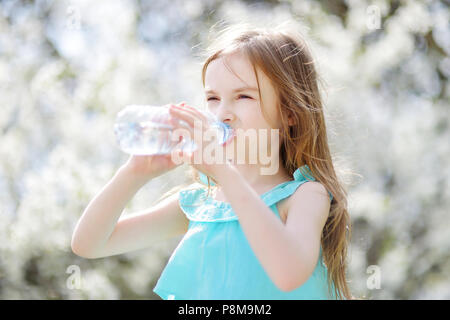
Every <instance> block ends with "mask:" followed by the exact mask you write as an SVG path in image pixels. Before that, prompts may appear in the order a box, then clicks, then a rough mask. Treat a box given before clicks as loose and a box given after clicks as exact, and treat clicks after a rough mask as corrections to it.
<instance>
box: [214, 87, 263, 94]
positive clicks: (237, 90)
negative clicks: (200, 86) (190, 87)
mask: <svg viewBox="0 0 450 320" xmlns="http://www.w3.org/2000/svg"><path fill="white" fill-rule="evenodd" d="M241 91H256V92H258V89H257V88H254V87H242V88H237V89H234V90H233V91H232V92H233V93H235V92H241ZM205 93H216V92H215V91H214V90H211V89H209V90H205Z"/></svg>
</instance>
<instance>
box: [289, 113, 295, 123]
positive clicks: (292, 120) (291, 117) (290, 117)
mask: <svg viewBox="0 0 450 320" xmlns="http://www.w3.org/2000/svg"><path fill="white" fill-rule="evenodd" d="M294 124H295V122H294V117H293V116H292V114H291V113H290V112H289V114H288V125H289V126H293V125H294Z"/></svg>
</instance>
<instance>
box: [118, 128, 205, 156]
mask: <svg viewBox="0 0 450 320" xmlns="http://www.w3.org/2000/svg"><path fill="white" fill-rule="evenodd" d="M172 130H173V126H171V125H167V124H162V123H156V122H152V121H144V122H125V123H117V124H115V125H114V132H115V134H116V137H117V140H118V143H119V145H120V148H121V149H122V150H123V151H125V152H126V153H129V154H135V155H159V154H169V153H171V152H172V150H173V149H175V148H177V149H182V150H185V151H188V152H191V151H194V150H195V147H196V145H195V143H194V142H192V141H185V140H184V139H183V140H181V141H171V134H172Z"/></svg>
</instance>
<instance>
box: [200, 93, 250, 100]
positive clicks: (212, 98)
mask: <svg viewBox="0 0 450 320" xmlns="http://www.w3.org/2000/svg"><path fill="white" fill-rule="evenodd" d="M239 98H245V99H252V97H249V96H246V95H243V94H241V95H240V96H239ZM206 100H207V101H210V100H217V98H216V97H209V98H208V99H206Z"/></svg>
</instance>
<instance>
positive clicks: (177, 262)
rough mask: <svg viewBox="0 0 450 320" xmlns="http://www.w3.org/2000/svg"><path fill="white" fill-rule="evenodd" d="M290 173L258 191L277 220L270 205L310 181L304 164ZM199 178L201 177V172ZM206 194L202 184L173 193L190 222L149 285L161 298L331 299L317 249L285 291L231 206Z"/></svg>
mask: <svg viewBox="0 0 450 320" xmlns="http://www.w3.org/2000/svg"><path fill="white" fill-rule="evenodd" d="M308 172H309V173H308ZM293 176H294V180H290V181H286V182H283V183H281V184H279V185H277V186H276V187H274V188H273V189H271V190H269V191H268V192H266V193H264V194H262V195H261V199H262V200H263V201H264V202H265V203H266V205H267V206H268V207H269V208H270V209H271V210H272V211H273V213H274V214H275V215H276V216H277V217H278V218H280V215H279V212H278V210H277V207H276V204H277V203H278V202H279V201H280V200H282V199H285V198H287V197H289V196H290V195H291V194H293V193H294V191H295V190H296V189H297V188H298V187H299V186H301V185H302V184H303V183H305V182H307V181H310V180H315V179H314V178H313V177H312V175H311V171H310V169H309V167H308V166H307V165H304V166H302V167H300V168H298V169H297V170H296V171H295V172H294V174H293ZM306 177H308V178H309V179H310V180H307V179H306ZM200 178H201V180H202V181H203V182H205V181H206V176H204V175H203V174H201V176H200ZM206 194H207V188H206V187H202V188H198V189H193V190H183V191H181V192H180V194H179V203H180V207H181V209H182V210H183V212H184V214H185V215H186V216H187V218H188V219H189V220H190V221H189V228H188V231H187V232H186V234H185V235H184V237H183V238H182V239H181V241H180V243H179V244H178V246H177V247H176V249H175V250H174V252H173V253H172V255H171V257H170V259H169V261H168V263H167V265H166V267H165V268H164V270H163V272H162V274H161V276H160V278H159V280H158V282H157V284H156V286H155V288H154V289H153V291H154V292H155V293H156V294H158V295H159V296H160V297H161V298H162V299H166V300H180V299H181V300H219V299H220V300H299V299H335V297H334V296H330V295H329V293H328V285H327V268H326V266H325V265H324V264H323V261H322V248H320V254H319V259H318V261H317V265H316V268H315V269H314V271H313V273H312V275H311V276H310V278H309V279H308V280H307V281H306V282H305V283H303V284H302V285H301V286H300V287H298V288H296V289H294V290H292V291H290V292H284V291H281V290H280V289H278V288H277V287H276V286H275V284H274V283H273V282H272V280H271V279H270V278H269V276H268V275H267V274H266V272H265V270H264V269H263V267H262V265H261V264H260V262H259V260H258V259H257V257H256V256H255V254H254V253H253V250H252V248H251V247H250V244H249V243H248V241H247V239H246V237H245V234H244V232H243V230H242V228H241V226H240V224H239V220H238V217H237V215H236V214H235V213H234V211H233V209H232V207H231V205H230V204H229V203H227V202H222V201H218V200H214V199H212V198H211V197H206ZM332 199H333V196H332V195H331V193H330V200H332Z"/></svg>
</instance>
